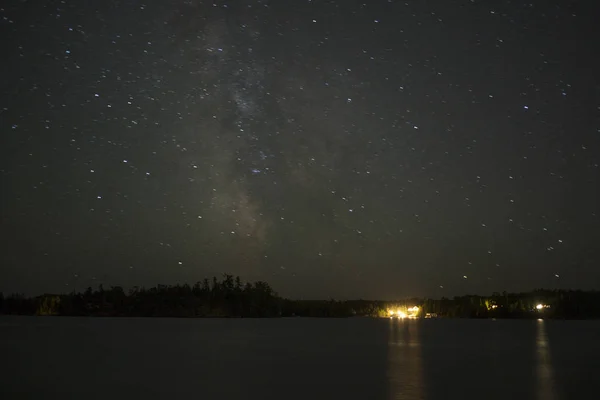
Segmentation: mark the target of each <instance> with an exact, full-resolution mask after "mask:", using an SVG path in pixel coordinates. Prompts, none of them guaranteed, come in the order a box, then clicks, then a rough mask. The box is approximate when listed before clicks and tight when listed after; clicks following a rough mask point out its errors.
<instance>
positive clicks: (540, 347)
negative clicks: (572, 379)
mask: <svg viewBox="0 0 600 400" xmlns="http://www.w3.org/2000/svg"><path fill="white" fill-rule="evenodd" d="M535 360H536V382H537V387H536V393H537V398H538V399H539V400H555V398H556V396H555V388H554V372H553V370H552V359H551V357H550V342H549V340H548V330H547V323H545V322H544V320H543V319H539V320H538V321H537V326H536V337H535Z"/></svg>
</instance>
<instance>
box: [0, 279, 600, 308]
mask: <svg viewBox="0 0 600 400" xmlns="http://www.w3.org/2000/svg"><path fill="white" fill-rule="evenodd" d="M407 307H418V308H419V313H418V315H417V316H416V317H417V318H436V317H437V318H444V317H445V318H560V319H591V318H600V292H598V291H581V290H543V289H538V290H534V291H531V292H526V293H506V292H503V293H493V294H492V295H491V296H479V295H465V296H457V297H454V298H451V299H450V298H441V299H428V298H412V299H404V300H399V301H374V300H347V301H336V300H291V299H285V298H282V297H280V296H279V295H278V294H277V293H276V292H275V291H274V290H273V289H272V288H271V286H270V285H269V284H268V283H266V282H263V281H257V282H253V283H250V282H247V283H244V282H242V280H241V279H240V277H239V276H238V277H234V276H232V275H229V274H225V275H224V276H223V278H222V279H221V280H219V279H217V278H216V277H213V278H212V280H209V279H204V280H203V281H202V282H197V283H196V284H194V285H193V286H190V285H188V284H183V285H158V286H156V287H152V288H144V287H137V286H136V287H133V288H131V289H130V290H129V291H128V292H125V290H124V289H123V288H122V287H120V286H112V287H110V288H109V289H105V288H104V287H103V285H99V286H98V288H97V289H96V290H93V289H92V288H91V287H89V288H87V290H85V291H84V292H83V293H81V292H71V293H68V294H43V295H40V296H35V297H27V296H25V295H23V294H19V293H16V294H11V295H8V296H6V297H5V296H4V295H3V294H2V293H0V313H1V314H5V315H6V314H12V315H40V316H42V315H56V316H99V317H187V318H201V317H205V318H206V317H208V318H210V317H213V318H225V317H231V318H236V317H237V318H265V317H271V318H272V317H390V316H392V317H393V316H394V315H393V311H392V312H391V311H390V310H395V309H399V308H407Z"/></svg>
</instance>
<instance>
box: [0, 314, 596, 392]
mask: <svg viewBox="0 0 600 400" xmlns="http://www.w3.org/2000/svg"><path fill="white" fill-rule="evenodd" d="M0 363H1V367H0V368H1V370H0V398H1V399H42V398H52V399H104V400H105V399H121V398H123V399H125V398H127V399H144V400H146V399H178V398H190V396H191V398H197V399H277V400H287V399H303V400H305V399H327V400H331V399H444V400H447V399H460V400H467V399H477V400H486V399H502V400H506V399H510V400H515V399H540V400H541V399H545V400H554V399H568V400H571V399H579V398H581V399H590V398H600V393H599V392H598V389H599V388H600V383H599V382H600V378H598V376H599V375H600V322H597V321H569V322H564V321H500V320H498V321H491V320H483V321H478V320H423V321H414V320H413V321H396V320H387V319H366V318H365V319H362V318H354V319H269V320H253V319H232V320H220V319H195V320H192V319H135V318H131V319H129V318H127V319H112V318H110V319H100V318H56V317H55V318H35V317H0Z"/></svg>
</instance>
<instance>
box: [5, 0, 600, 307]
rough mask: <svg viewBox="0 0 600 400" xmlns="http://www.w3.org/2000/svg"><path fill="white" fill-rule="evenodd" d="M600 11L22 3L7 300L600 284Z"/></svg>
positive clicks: (447, 4)
mask: <svg viewBox="0 0 600 400" xmlns="http://www.w3.org/2000/svg"><path fill="white" fill-rule="evenodd" d="M363 1H364V0H363ZM594 6H595V2H594V1H592V0H590V1H586V2H583V1H558V0H548V1H546V0H545V1H538V0H536V1H526V2H521V1H483V0H471V1H469V0H461V1H457V0H430V1H425V0H420V1H417V0H414V1H395V0H394V1H392V0H377V1H375V0H373V1H371V0H369V1H364V3H362V2H357V1H351V0H343V1H342V0H340V1H316V0H315V1H307V0H303V1H300V0H293V1H292V0H286V1H216V2H214V3H213V2H212V1H208V2H202V1H195V0H190V1H181V0H160V1H158V0H155V1H152V0H147V1H133V0H126V1H104V0H103V1H99V0H98V1H91V0H81V1H68V0H64V1H48V0H31V1H25V0H7V1H3V2H2V6H1V8H0V55H1V57H2V62H1V63H0V77H1V81H0V83H1V92H0V133H1V136H0V184H1V186H0V217H1V219H0V223H1V228H0V234H1V236H0V239H1V247H0V290H1V291H4V292H5V293H6V292H13V291H24V292H25V293H29V294H38V293H40V292H65V291H71V290H73V289H76V290H83V289H85V288H86V287H87V286H90V285H91V286H94V287H95V286H97V285H98V284H100V283H103V284H104V285H105V286H111V285H122V286H124V287H126V288H127V287H131V286H132V285H146V286H153V285H155V284H157V283H162V284H174V283H178V282H188V283H194V282H196V281H198V280H202V279H203V278H205V277H211V276H213V275H217V276H221V275H222V274H223V273H226V272H227V273H231V274H234V275H240V276H241V277H242V279H244V280H265V281H267V282H269V283H270V284H271V286H273V288H274V289H275V290H276V291H277V292H278V293H279V294H281V295H283V296H289V297H293V298H330V297H335V298H359V297H362V298H377V299H390V298H400V297H405V296H413V295H417V296H435V297H440V296H452V295H455V294H465V293H481V294H485V293H491V292H492V291H502V290H507V291H517V290H531V289H534V288H539V287H544V288H581V289H590V288H600V246H598V244H599V243H600V234H599V228H600V198H599V197H600V196H599V194H600V193H599V192H600V167H599V163H600V84H599V82H600V72H599V71H600V57H599V56H598V52H599V50H598V43H599V35H598V31H599V30H598V28H595V26H594V25H595V24H596V23H597V13H596V12H595V8H594Z"/></svg>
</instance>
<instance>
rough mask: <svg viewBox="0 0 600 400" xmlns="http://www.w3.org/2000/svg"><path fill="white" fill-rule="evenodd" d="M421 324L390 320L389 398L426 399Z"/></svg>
mask: <svg viewBox="0 0 600 400" xmlns="http://www.w3.org/2000/svg"><path fill="white" fill-rule="evenodd" d="M421 358H422V356H421V345H420V342H419V321H416V320H409V319H403V320H398V319H390V339H389V342H388V376H387V377H388V382H389V395H390V396H389V399H390V400H391V399H394V400H408V399H410V400H415V399H423V398H425V397H424V391H423V370H422V362H421V361H422V360H421Z"/></svg>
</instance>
